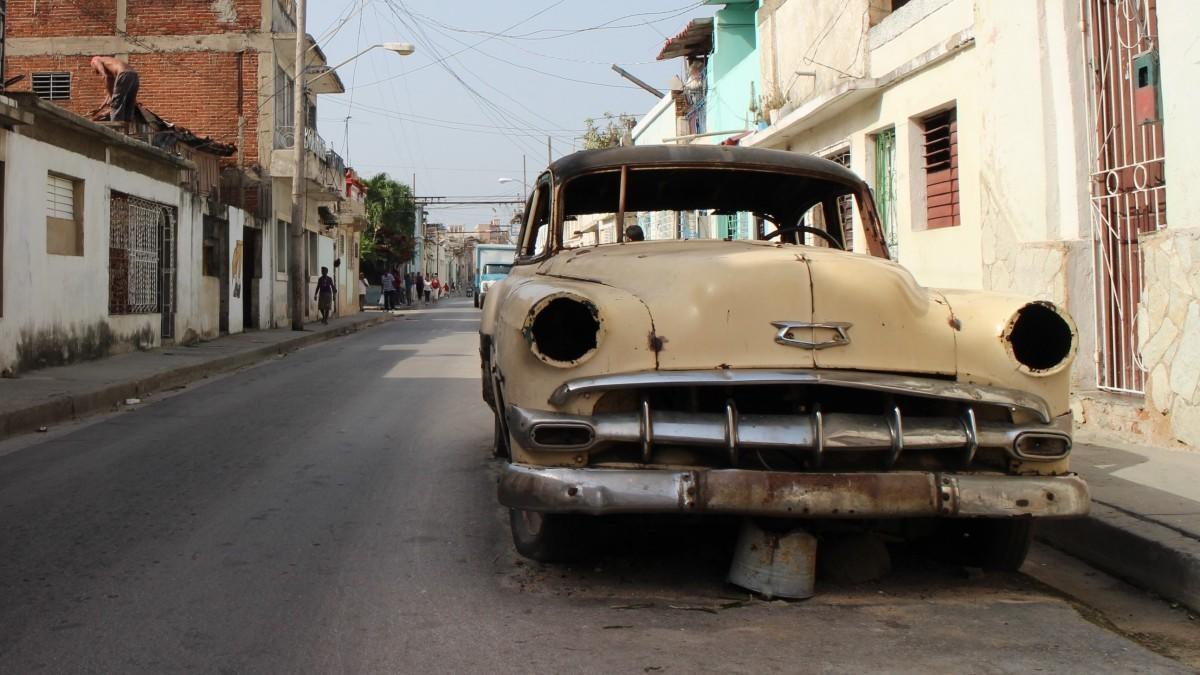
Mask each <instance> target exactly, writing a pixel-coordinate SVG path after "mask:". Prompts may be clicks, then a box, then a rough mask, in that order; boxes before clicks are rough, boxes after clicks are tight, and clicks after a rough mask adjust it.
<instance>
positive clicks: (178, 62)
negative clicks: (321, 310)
mask: <svg viewBox="0 0 1200 675" xmlns="http://www.w3.org/2000/svg"><path fill="white" fill-rule="evenodd" d="M293 17H294V10H293V7H292V3H291V2H289V1H287V0H227V1H225V2H211V1H208V0H181V1H179V2H170V3H166V2H152V1H149V0H90V1H88V2H84V1H83V0H61V1H56V2H45V1H42V2H37V1H35V0H16V1H13V2H9V3H8V25H7V35H6V49H7V53H6V59H5V67H4V77H5V78H12V77H18V76H21V77H23V79H22V80H21V81H19V82H18V83H16V84H14V85H13V87H12V88H13V89H25V90H30V91H35V92H37V93H38V94H39V95H41V96H42V97H43V98H44V99H47V100H50V101H52V102H54V103H56V104H58V105H61V106H63V107H64V108H66V109H68V110H71V111H73V112H76V113H78V114H80V115H84V116H88V115H89V114H90V113H91V112H92V111H93V110H94V109H96V108H97V107H98V106H99V104H100V102H101V101H102V100H103V98H104V96H105V92H104V81H103V78H101V77H98V76H97V75H96V74H95V72H94V71H92V70H91V68H90V66H89V60H90V58H91V57H92V56H94V55H115V56H118V57H120V58H122V59H123V60H125V61H127V62H128V63H129V64H130V65H131V66H132V67H133V68H134V69H135V70H136V71H137V72H138V74H139V76H140V78H141V88H140V91H139V95H138V98H139V101H140V102H142V103H143V104H145V105H146V106H147V107H148V108H150V109H152V110H154V111H155V112H156V113H157V114H159V115H161V116H162V117H164V118H166V119H172V120H186V121H187V124H188V125H189V126H190V127H192V128H194V129H195V130H196V131H197V132H198V133H200V134H203V135H206V136H210V137H212V138H213V139H214V140H216V141H218V142H221V143H227V144H231V145H234V146H236V147H237V153H236V154H235V155H233V156H231V157H228V158H226V159H225V160H224V161H223V163H222V166H221V169H222V171H221V182H222V187H223V196H224V198H225V199H226V200H227V201H228V202H229V203H232V204H234V205H236V206H238V207H240V208H242V209H244V210H245V211H246V212H247V213H249V214H250V215H251V218H249V219H248V220H247V221H246V223H245V224H244V226H243V230H242V232H241V233H237V232H234V231H232V230H230V231H228V232H224V231H222V232H220V238H222V239H223V240H227V241H229V242H232V243H234V244H235V245H236V244H237V242H240V243H241V258H240V262H241V263H242V270H243V273H244V270H250V271H251V272H252V274H253V275H255V276H251V277H249V278H248V279H247V280H244V281H245V282H247V283H248V285H250V286H252V288H251V291H252V294H253V297H254V298H256V299H259V300H260V302H258V303H256V304H255V305H254V306H253V307H251V308H249V310H248V312H249V313H250V314H251V315H252V316H251V321H250V322H249V325H250V327H255V328H265V327H273V326H282V325H287V323H288V321H289V316H288V302H287V299H288V295H287V285H288V277H287V269H288V265H287V258H288V252H289V249H288V246H287V241H286V240H287V237H288V236H289V235H290V234H292V233H294V232H295V230H296V228H300V229H302V230H303V235H302V236H304V237H305V246H304V251H305V264H304V268H305V269H306V270H307V272H308V277H309V280H308V283H309V289H308V290H309V292H308V294H307V296H308V297H309V299H310V302H309V306H308V308H307V314H308V317H309V318H315V317H316V303H315V302H312V301H311V298H312V291H313V290H314V288H315V283H316V278H317V275H318V274H319V269H320V267H321V266H326V267H329V268H330V270H331V271H332V270H334V265H333V263H334V261H335V260H341V261H342V263H341V265H339V274H340V275H342V276H344V275H346V274H348V273H353V275H354V276H353V277H351V278H355V277H356V276H357V269H358V260H357V251H358V250H359V232H361V229H357V230H356V229H355V226H354V225H353V221H352V219H351V222H350V224H347V223H344V222H343V219H341V218H339V217H337V216H336V215H335V216H334V217H332V218H330V217H326V216H325V215H324V214H323V211H324V212H325V213H328V212H330V211H333V212H335V214H336V213H337V212H338V210H339V209H338V207H337V205H338V204H339V203H340V202H341V201H343V200H345V199H346V194H345V189H346V167H345V165H344V162H343V161H342V159H341V157H340V156H338V154H337V153H335V152H333V151H332V150H331V149H330V148H329V146H328V144H327V143H326V142H325V141H324V140H322V139H321V138H320V136H319V135H318V134H317V133H316V131H315V130H314V129H312V128H311V127H312V124H315V120H316V105H317V103H316V97H317V96H319V95H320V94H326V93H342V92H343V91H344V87H343V85H342V83H341V81H340V80H339V79H338V76H337V74H336V73H326V59H325V56H324V54H323V53H322V52H321V50H320V48H319V47H317V46H316V45H315V44H312V46H311V48H310V49H309V52H308V55H309V56H308V59H309V61H308V62H307V63H306V64H305V69H306V71H308V72H309V73H310V78H311V80H312V85H311V86H310V88H309V91H310V97H309V99H308V100H306V101H303V102H297V101H295V100H294V86H293V83H294V79H293V75H294V73H295V71H296V69H295V64H294V63H293V62H294V60H295V48H294V40H295V30H296V29H295V21H294V18H293ZM309 40H310V43H311V38H309ZM318 75H320V77H319V78H318V77H317V76H318ZM297 105H300V106H301V107H302V109H304V110H305V111H307V115H308V119H309V120H310V129H309V131H308V132H307V133H306V134H305V137H304V138H303V139H296V138H295V137H294V136H295V134H294V133H293V125H294V112H295V109H296V106H297ZM296 142H300V143H302V144H303V146H304V148H305V153H304V157H305V169H306V176H307V178H308V180H307V181H306V184H305V192H306V203H305V208H304V213H305V214H306V217H305V222H304V223H301V224H298V225H295V226H293V224H292V223H291V222H290V221H291V218H292V215H291V180H292V176H293V174H294V172H295V162H294V159H293V150H292V148H293V144H294V143H296ZM218 220H220V219H218ZM216 227H218V228H225V227H229V228H232V227H233V224H232V223H230V224H228V225H226V224H225V223H220V222H218V223H216ZM233 262H235V261H234V260H233V259H232V258H231V259H230V263H231V264H232V263H233ZM235 276H236V274H235ZM338 305H339V313H345V312H349V311H350V310H351V308H354V307H356V303H343V302H339V303H338ZM229 323H230V324H231V325H232V324H233V323H234V322H229Z"/></svg>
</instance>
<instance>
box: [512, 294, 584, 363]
mask: <svg viewBox="0 0 1200 675" xmlns="http://www.w3.org/2000/svg"><path fill="white" fill-rule="evenodd" d="M602 331H603V321H602V320H601V318H600V310H599V308H597V307H596V305H595V304H593V303H592V301H590V300H588V299H586V298H582V297H580V296H578V295H573V294H571V293H556V294H554V295H549V296H546V297H545V298H542V299H541V300H539V301H538V302H537V303H536V304H535V305H534V306H533V308H532V309H531V310H530V311H529V316H528V318H526V320H525V327H524V329H523V331H522V332H523V333H524V335H525V339H526V340H527V341H528V342H529V348H530V349H531V350H532V351H533V353H534V355H535V356H537V357H538V359H540V360H541V361H543V362H544V363H547V364H549V365H552V366H555V367H558V368H571V367H574V366H577V365H579V364H581V363H583V362H585V361H587V360H588V359H590V358H591V357H592V356H593V355H594V354H595V353H596V348H597V347H598V346H599V344H600V338H601V333H602Z"/></svg>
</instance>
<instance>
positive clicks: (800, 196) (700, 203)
mask: <svg viewBox="0 0 1200 675" xmlns="http://www.w3.org/2000/svg"><path fill="white" fill-rule="evenodd" d="M620 185H621V173H620V171H617V170H612V171H601V172H596V173H592V174H587V175H583V176H580V177H578V178H575V179H573V180H571V181H569V182H567V183H566V184H565V186H564V188H563V193H562V194H563V210H562V214H563V225H562V239H561V243H562V246H563V247H564V248H575V247H580V246H595V245H599V244H610V243H615V242H617V241H619V240H621V239H624V240H626V241H641V240H647V241H655V240H664V239H714V240H729V241H732V240H754V239H763V238H764V236H765V235H768V234H770V233H773V232H775V230H776V229H778V228H781V227H786V228H792V227H795V226H797V225H804V226H807V227H812V228H817V229H821V230H823V231H826V232H829V233H830V234H831V235H832V236H833V237H834V238H835V239H836V241H837V242H844V241H847V240H848V239H849V237H847V236H846V232H847V231H846V224H847V221H848V219H847V218H844V217H840V216H838V217H831V216H833V215H834V214H841V213H843V212H847V210H846V209H845V205H846V202H847V198H849V199H853V195H854V187H853V186H851V185H848V184H844V183H840V182H836V181H833V180H829V179H828V178H817V177H813V176H806V175H799V174H792V173H781V172H774V171H759V170H752V169H722V168H669V169H668V168H658V167H654V168H641V169H639V168H631V169H630V170H629V177H628V182H627V185H626V198H625V214H624V216H625V217H624V221H623V222H622V223H621V225H620V230H621V231H622V232H624V237H621V236H620V235H619V234H618V224H617V220H618V218H619V213H618V211H619V210H620V204H619V202H620ZM834 206H836V208H830V207H834ZM839 209H840V210H839ZM779 240H780V241H783V242H786V243H808V244H819V245H827V243H828V242H827V241H826V240H824V239H821V238H819V237H816V236H814V235H812V234H808V233H803V232H795V231H788V232H785V233H781V234H780V235H779Z"/></svg>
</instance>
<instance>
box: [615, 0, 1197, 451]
mask: <svg viewBox="0 0 1200 675" xmlns="http://www.w3.org/2000/svg"><path fill="white" fill-rule="evenodd" d="M755 23H756V31H755V43H756V45H757V58H758V61H759V68H760V75H761V77H760V81H761V92H762V97H761V103H760V106H759V109H760V110H761V111H762V113H763V117H764V118H765V122H766V124H765V125H764V126H765V128H760V129H758V130H757V131H756V132H755V133H752V134H750V135H748V136H746V137H744V138H739V139H737V140H738V142H740V144H742V145H747V146H755V147H763V148H775V149H782V150H789V151H794V152H803V153H809V154H815V155H818V156H823V157H827V158H829V159H832V160H834V161H838V162H840V163H842V164H845V165H847V166H849V167H850V168H851V169H853V170H854V171H855V172H856V173H858V174H859V175H861V176H862V177H864V178H865V179H866V180H867V182H868V183H870V184H871V185H872V187H873V190H874V193H875V200H876V202H877V204H878V205H879V210H880V213H881V216H882V217H883V219H884V221H885V222H884V230H885V236H886V239H887V243H888V248H889V250H890V252H891V254H892V257H893V258H894V259H896V260H898V261H899V262H900V263H902V264H903V265H904V266H905V267H907V268H908V269H909V270H911V271H912V272H913V274H914V275H915V276H916V278H917V279H918V281H920V282H921V283H922V284H924V285H926V286H931V287H948V288H969V289H986V290H993V291H1004V292H1014V293H1020V294H1024V295H1029V296H1035V297H1039V298H1044V299H1048V300H1052V301H1054V302H1056V303H1059V304H1060V305H1062V306H1065V307H1067V308H1068V309H1069V310H1070V312H1071V314H1072V315H1073V316H1074V317H1075V320H1076V323H1077V325H1078V329H1079V331H1078V335H1079V358H1078V359H1077V362H1076V367H1075V370H1074V380H1073V384H1074V389H1075V393H1076V399H1077V406H1076V413H1077V419H1078V421H1080V422H1082V423H1084V424H1086V425H1088V426H1089V427H1093V428H1097V429H1100V430H1110V431H1118V432H1120V433H1122V434H1124V435H1126V436H1127V437H1129V438H1132V439H1139V440H1147V441H1151V442H1155V443H1161V444H1167V445H1171V444H1184V445H1189V446H1193V447H1200V201H1198V200H1196V199H1195V198H1191V197H1190V196H1189V194H1188V191H1187V188H1188V187H1190V185H1191V183H1192V182H1194V179H1195V178H1196V177H1197V173H1200V147H1198V146H1200V134H1197V133H1196V130H1195V129H1194V127H1195V122H1194V120H1195V113H1194V109H1195V105H1193V104H1194V103H1195V99H1196V98H1197V95H1196V94H1195V93H1194V92H1195V87H1194V85H1193V83H1194V82H1195V81H1197V76H1200V43H1198V42H1197V41H1196V39H1195V35H1196V34H1197V29H1198V27H1200V26H1198V24H1200V13H1197V12H1196V9H1195V5H1194V3H1191V2H1189V0H1157V1H1142V0H1063V1H1062V2H1032V1H1031V2H1003V3H1001V2H992V1H991V0H762V2H761V4H760V6H759V8H758V11H757V13H756V16H755ZM680 39H681V37H679V36H677V37H676V38H673V40H674V41H679V40H680ZM671 43H672V40H668V43H667V44H668V45H670V44H671ZM671 98H672V97H671V96H667V97H665V98H664V99H663V100H662V101H660V102H659V104H658V105H656V106H655V107H654V108H653V109H652V110H651V111H650V112H649V113H648V114H647V115H645V116H644V117H643V118H642V119H641V120H640V122H639V124H638V125H637V127H636V128H635V129H634V131H633V135H634V139H635V142H636V143H637V144H640V145H641V144H652V143H663V142H689V141H688V139H686V138H685V139H679V138H678V137H679V136H681V135H683V134H681V133H679V131H678V130H679V129H681V128H682V126H683V125H684V123H685V122H686V119H685V118H684V116H682V115H680V114H679V112H678V111H676V110H674V108H675V106H673V105H671V104H670V103H669V101H670V99H671ZM694 142H708V139H696V140H695V141H694ZM841 225H842V227H843V228H844V230H845V232H846V235H847V241H850V242H852V244H853V246H854V247H855V248H856V250H859V251H865V248H866V247H865V241H864V238H863V237H862V233H861V222H860V220H859V217H858V214H857V212H856V211H855V210H854V209H852V208H850V209H847V210H846V212H845V213H844V217H843V222H842V223H841ZM856 235H857V236H856Z"/></svg>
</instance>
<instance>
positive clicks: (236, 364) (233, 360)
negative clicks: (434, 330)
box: [0, 314, 394, 440]
mask: <svg viewBox="0 0 1200 675" xmlns="http://www.w3.org/2000/svg"><path fill="white" fill-rule="evenodd" d="M393 318H394V317H393V316H392V315H389V314H384V315H381V316H375V317H371V318H368V319H362V320H360V321H355V322H353V323H349V324H346V325H344V326H341V327H338V328H334V329H332V330H324V331H320V332H313V333H306V334H304V335H298V336H296V337H295V338H291V339H288V340H283V341H282V342H277V343H275V344H272V345H265V346H262V347H256V348H254V349H250V350H248V351H244V352H240V353H238V354H230V355H228V356H222V357H219V358H216V359H213V360H211V361H206V362H204V363H196V364H193V365H189V366H182V367H180V368H175V369H172V370H167V371H164V372H161V373H155V374H153V375H148V376H146V377H143V378H139V379H136V380H130V381H127V382H119V383H117V384H112V385H108V386H106V387H103V388H100V389H94V390H92V391H86V392H81V393H78V394H69V395H66V396H61V397H59V398H55V399H52V400H50V401H46V402H44V403H38V404H35V405H32V406H29V407H28V408H22V409H20V410H12V411H9V412H4V413H0V440H3V439H7V438H11V437H13V436H16V435H18V434H22V433H26V432H30V431H33V430H35V429H37V428H39V427H43V426H49V425H51V424H56V423H58V422H62V421H64V420H70V419H78V418H81V417H86V416H88V415H91V414H95V413H98V412H105V411H108V410H111V409H112V408H113V407H114V406H116V405H117V404H119V403H121V402H122V401H124V400H125V399H127V398H144V397H145V396H147V395H149V394H153V393H155V392H159V391H163V390H164V389H170V388H172V387H178V386H180V385H185V384H189V383H191V382H195V381H196V380H200V379H203V378H205V377H210V376H212V375H219V374H222V373H227V372H230V371H234V370H237V369H239V368H244V367H246V366H249V365H253V364H255V363H258V362H259V361H262V360H264V359H266V358H270V357H272V356H277V355H280V354H288V353H290V352H294V351H296V350H298V349H303V348H304V347H308V346H311V345H315V344H319V343H322V342H327V341H329V340H332V339H334V338H338V337H342V336H344V335H349V334H351V333H357V332H359V331H361V330H364V329H366V328H371V327H373V326H377V325H379V324H382V323H386V322H388V321H390V320H392V319H393Z"/></svg>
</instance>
